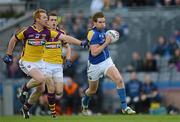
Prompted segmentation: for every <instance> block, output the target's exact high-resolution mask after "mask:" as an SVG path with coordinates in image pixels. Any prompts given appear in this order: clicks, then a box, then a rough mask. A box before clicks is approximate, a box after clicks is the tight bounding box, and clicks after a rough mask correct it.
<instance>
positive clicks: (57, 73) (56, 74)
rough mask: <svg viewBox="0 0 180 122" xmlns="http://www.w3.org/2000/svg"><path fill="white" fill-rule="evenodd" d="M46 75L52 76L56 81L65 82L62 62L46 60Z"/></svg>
mask: <svg viewBox="0 0 180 122" xmlns="http://www.w3.org/2000/svg"><path fill="white" fill-rule="evenodd" d="M43 72H44V73H45V75H50V76H52V78H53V80H54V81H55V82H63V66H62V64H51V63H48V62H44V71H43Z"/></svg>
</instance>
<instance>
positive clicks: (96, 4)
mask: <svg viewBox="0 0 180 122" xmlns="http://www.w3.org/2000/svg"><path fill="white" fill-rule="evenodd" d="M103 7H104V1H103V0H92V2H91V6H90V10H91V14H92V15H93V14H94V13H96V12H100V11H102V8H103Z"/></svg>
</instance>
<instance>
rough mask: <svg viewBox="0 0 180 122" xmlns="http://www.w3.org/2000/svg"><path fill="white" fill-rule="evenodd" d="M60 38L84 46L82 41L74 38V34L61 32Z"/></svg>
mask: <svg viewBox="0 0 180 122" xmlns="http://www.w3.org/2000/svg"><path fill="white" fill-rule="evenodd" d="M59 39H62V40H63V41H64V42H68V43H70V44H75V45H79V46H82V41H81V40H79V39H76V38H74V37H72V36H68V35H64V34H61V35H60V36H59Z"/></svg>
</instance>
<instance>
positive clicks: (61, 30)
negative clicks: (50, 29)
mask: <svg viewBox="0 0 180 122" xmlns="http://www.w3.org/2000/svg"><path fill="white" fill-rule="evenodd" d="M58 31H59V32H61V33H62V34H66V31H65V30H63V29H58Z"/></svg>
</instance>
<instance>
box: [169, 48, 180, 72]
mask: <svg viewBox="0 0 180 122" xmlns="http://www.w3.org/2000/svg"><path fill="white" fill-rule="evenodd" d="M169 64H170V65H174V66H175V67H176V69H177V71H178V72H180V49H176V50H175V55H174V56H173V57H172V58H171V59H170V60H169Z"/></svg>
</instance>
